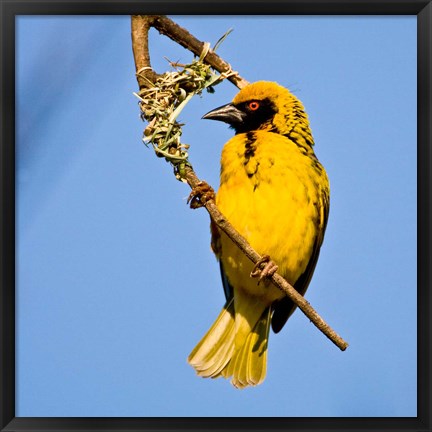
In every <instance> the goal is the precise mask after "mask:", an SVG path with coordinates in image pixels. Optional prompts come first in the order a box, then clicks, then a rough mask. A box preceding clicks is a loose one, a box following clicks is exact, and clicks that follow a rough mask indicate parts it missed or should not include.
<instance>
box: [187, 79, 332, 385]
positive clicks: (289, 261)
mask: <svg viewBox="0 0 432 432" xmlns="http://www.w3.org/2000/svg"><path fill="white" fill-rule="evenodd" d="M203 118H205V119H213V120H221V121H223V122H225V123H228V124H229V125H230V126H231V127H232V128H233V129H234V130H235V136H234V137H233V138H231V139H230V140H229V141H228V142H227V143H226V144H225V146H224V148H223V150H222V156H221V173H220V187H219V191H218V192H217V196H216V204H217V206H218V208H219V210H220V211H221V212H222V213H223V215H224V216H225V217H226V218H227V219H228V220H229V221H230V222H231V224H232V225H233V226H234V228H235V229H236V230H237V231H238V232H239V233H240V234H241V235H242V236H243V237H244V238H245V239H246V240H247V241H248V242H249V244H250V245H251V246H252V247H253V248H254V249H255V250H256V251H257V252H258V253H259V254H260V255H265V256H269V257H271V263H274V264H275V265H277V267H278V272H279V273H280V274H281V275H282V276H283V277H284V278H285V279H286V280H287V281H288V282H289V283H290V284H291V285H293V286H294V288H295V289H296V290H297V291H298V292H299V293H301V294H302V295H303V294H304V293H305V292H306V289H307V287H308V285H309V282H310V280H311V277H312V274H313V272H314V269H315V266H316V263H317V260H318V255H319V252H320V247H321V244H322V242H323V238H324V231H325V228H326V224H327V218H328V213H329V193H330V192H329V182H328V178H327V174H326V172H325V170H324V168H323V166H322V165H321V164H320V162H319V161H318V159H317V157H316V156H315V153H314V150H313V145H314V141H313V138H312V133H311V130H310V127H309V121H308V117H307V115H306V113H305V111H304V108H303V105H302V103H301V102H300V101H299V100H298V99H297V98H296V97H295V96H294V95H293V94H291V93H290V92H289V91H288V90H287V89H286V88H284V87H282V86H280V85H278V84H277V83H274V82H266V81H259V82H255V83H253V84H249V85H247V86H246V87H244V88H243V89H242V90H241V91H240V92H239V93H238V94H237V95H236V96H235V98H234V99H233V101H232V103H229V104H227V105H224V106H222V107H219V108H216V109H215V110H213V111H210V112H209V113H207V114H206V115H205V116H204V117H203ZM212 248H213V250H214V252H215V254H216V255H217V257H218V259H219V263H220V268H221V275H222V282H223V287H224V291H225V296H226V304H225V306H224V307H223V309H222V311H221V313H220V314H219V316H218V317H217V319H216V321H215V322H214V324H213V325H212V326H211V328H210V329H209V330H208V332H207V333H206V334H205V336H204V337H203V339H202V340H201V341H200V342H199V343H198V345H197V346H196V347H195V348H194V350H193V351H192V352H191V354H190V355H189V357H188V362H189V363H190V364H191V365H192V366H193V367H194V368H195V370H196V372H197V374H198V375H200V376H202V377H212V378H216V377H220V376H222V377H225V378H231V383H232V384H233V385H234V386H235V387H237V388H244V387H247V386H255V385H258V384H260V383H262V382H263V380H264V378H265V376H266V369H267V346H268V339H269V329H270V325H271V326H272V329H273V331H274V332H275V333H278V332H279V331H280V330H281V329H282V327H283V326H284V325H285V323H286V321H287V320H288V318H289V317H290V316H291V314H292V313H293V312H294V310H295V308H296V305H295V304H294V303H293V302H292V301H291V300H290V299H289V298H288V297H286V296H285V295H284V294H283V292H282V291H280V290H279V289H278V288H276V287H275V286H274V285H273V284H272V283H271V282H270V280H269V279H268V278H264V279H263V280H257V279H256V278H255V279H254V278H251V277H250V275H251V272H253V270H254V265H253V264H252V262H251V261H250V260H249V259H248V258H246V256H245V255H244V254H243V253H242V252H241V251H240V250H239V249H238V248H237V246H236V245H235V244H234V243H233V242H232V241H231V240H230V239H229V238H228V237H227V236H226V235H225V234H224V233H223V232H222V231H219V230H218V229H217V227H216V226H213V225H212ZM275 268H276V267H273V269H270V271H269V272H268V273H270V274H271V273H272V272H274V270H275ZM268 269H269V268H268Z"/></svg>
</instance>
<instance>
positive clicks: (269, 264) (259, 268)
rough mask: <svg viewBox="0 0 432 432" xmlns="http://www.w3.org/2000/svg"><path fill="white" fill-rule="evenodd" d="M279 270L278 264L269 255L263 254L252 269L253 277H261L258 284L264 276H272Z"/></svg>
mask: <svg viewBox="0 0 432 432" xmlns="http://www.w3.org/2000/svg"><path fill="white" fill-rule="evenodd" d="M277 270H278V266H277V265H276V264H275V263H274V262H273V261H272V260H271V259H270V257H269V256H268V255H263V256H262V257H261V258H260V259H259V260H258V261H257V262H256V264H255V266H254V268H253V269H252V271H251V274H250V275H251V277H254V278H256V277H257V278H259V279H258V284H259V283H260V282H261V281H262V280H263V279H264V278H267V277H268V278H270V277H272V276H273V275H274V274H275V273H276V272H277Z"/></svg>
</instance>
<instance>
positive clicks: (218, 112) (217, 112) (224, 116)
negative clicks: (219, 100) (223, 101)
mask: <svg viewBox="0 0 432 432" xmlns="http://www.w3.org/2000/svg"><path fill="white" fill-rule="evenodd" d="M202 118H203V119H210V120H219V121H223V122H225V123H228V124H229V125H231V126H233V125H236V124H239V123H242V122H243V121H244V120H245V118H246V113H244V112H243V111H240V110H239V109H238V108H236V107H235V106H234V105H233V104H232V103H229V104H227V105H223V106H221V107H219V108H216V109H214V110H212V111H210V112H208V113H207V114H205V115H203V116H202Z"/></svg>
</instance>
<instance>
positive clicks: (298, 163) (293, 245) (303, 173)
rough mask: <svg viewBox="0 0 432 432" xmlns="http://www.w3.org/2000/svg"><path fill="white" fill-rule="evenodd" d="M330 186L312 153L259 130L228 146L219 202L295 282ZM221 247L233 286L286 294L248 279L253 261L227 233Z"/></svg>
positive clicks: (236, 138)
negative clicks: (323, 196) (324, 194)
mask: <svg viewBox="0 0 432 432" xmlns="http://www.w3.org/2000/svg"><path fill="white" fill-rule="evenodd" d="M312 155H313V153H312ZM328 187H329V185H328V179H327V175H326V173H325V171H324V169H323V168H322V166H321V165H320V164H319V162H318V161H317V160H316V158H315V157H314V156H311V154H310V153H309V154H306V152H305V151H304V149H301V148H300V147H298V146H297V145H296V144H295V143H294V142H292V141H291V140H289V139H288V138H287V137H285V136H282V135H279V134H275V133H272V132H266V131H255V132H249V133H247V134H238V135H236V136H234V137H233V138H232V139H231V140H230V141H228V142H227V144H226V145H225V147H224V149H223V151H222V158H221V184H220V188H219V191H218V193H217V205H218V207H219V209H220V210H221V212H222V213H223V214H224V215H225V216H226V217H227V218H228V220H229V221H230V222H231V223H232V224H233V226H234V227H235V228H236V230H237V231H238V232H239V233H240V234H242V235H243V236H244V237H245V238H246V239H247V240H248V242H249V243H250V245H251V246H252V247H253V248H254V249H255V250H256V251H257V252H258V253H259V254H260V255H264V254H267V255H270V257H271V259H272V260H273V261H274V262H275V263H276V264H277V265H278V266H279V272H280V273H281V274H282V276H284V277H285V278H286V279H287V280H288V281H289V282H290V283H291V284H294V283H295V281H296V280H297V279H298V277H299V276H300V275H301V274H302V273H303V272H304V271H305V269H306V266H307V264H308V262H309V259H310V257H311V254H312V249H313V246H314V243H315V240H316V236H317V230H319V229H321V228H320V220H321V218H322V214H321V207H322V205H321V199H322V194H323V191H324V190H328ZM321 225H322V224H321ZM221 250H222V252H221V257H220V259H221V260H222V263H223V265H224V269H225V271H226V274H227V277H228V279H229V281H230V282H231V284H232V285H233V286H235V287H239V286H242V287H243V289H245V290H246V291H249V292H251V293H252V292H254V293H256V294H260V295H264V296H265V297H268V301H269V302H272V301H274V300H275V299H276V298H280V297H282V295H283V294H281V292H280V291H278V290H277V289H276V288H274V290H273V289H271V290H269V289H268V288H265V287H264V288H263V287H261V288H260V287H258V286H257V284H256V281H255V280H251V279H250V277H249V273H250V271H251V269H252V264H251V262H250V261H249V260H248V259H247V258H246V257H244V255H243V254H242V253H240V252H239V251H238V249H237V247H235V246H234V245H233V244H232V242H231V241H230V240H229V239H228V238H227V237H226V236H224V235H223V234H222V235H221ZM263 289H267V293H265V292H264V291H263Z"/></svg>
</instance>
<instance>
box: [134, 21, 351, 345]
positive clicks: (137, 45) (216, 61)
mask: <svg viewBox="0 0 432 432" xmlns="http://www.w3.org/2000/svg"><path fill="white" fill-rule="evenodd" d="M150 27H155V28H157V29H158V30H159V32H160V33H162V34H164V35H166V36H168V37H170V38H171V39H172V40H174V41H175V42H177V43H179V44H180V45H182V46H183V47H185V48H187V49H189V50H190V51H192V52H193V53H194V54H196V55H198V56H200V55H201V53H202V50H203V48H204V43H203V42H200V41H199V40H198V39H196V38H195V37H194V36H192V35H191V34H190V33H189V32H188V31H187V30H185V29H183V28H182V27H180V26H178V25H177V24H175V23H174V22H173V21H171V20H170V19H169V18H167V17H165V16H159V15H157V16H141V15H134V16H132V49H133V52H134V58H135V66H136V70H137V80H138V84H139V85H140V88H141V86H142V85H145V83H146V81H147V80H150V81H152V82H154V79H150V78H151V76H152V74H151V73H150V72H153V74H154V76H157V75H156V74H155V73H154V71H153V70H152V69H151V65H150V55H149V48H148V31H149V29H150ZM204 61H205V62H206V63H208V64H210V65H211V66H212V67H213V68H214V69H215V70H217V71H218V72H220V73H224V72H227V71H231V67H230V65H229V64H228V63H226V62H225V61H224V60H222V59H221V58H220V57H219V56H218V55H216V54H215V53H214V52H213V51H211V50H210V51H209V52H208V53H207V55H206V56H205V57H204ZM140 71H141V72H140ZM142 72H143V73H144V75H142ZM154 76H153V78H154ZM228 79H229V80H230V81H231V82H232V83H233V84H235V85H236V86H237V87H239V88H242V87H244V86H245V85H247V83H248V82H247V81H246V80H245V79H243V78H242V77H240V76H239V75H238V74H236V75H233V76H232V77H230V78H228ZM185 173H186V174H185V178H186V181H187V183H188V184H189V186H190V187H191V188H192V189H193V188H195V187H196V186H197V185H198V184H199V183H200V179H199V178H198V177H197V176H196V174H195V172H194V171H193V169H192V168H191V167H189V166H187V167H186V169H185ZM204 206H205V208H206V209H207V211H208V213H209V214H210V217H211V218H212V220H213V221H214V223H215V224H216V225H217V226H218V228H220V229H221V230H222V231H224V232H225V234H227V235H228V237H230V239H231V240H232V241H233V242H234V243H235V244H236V245H237V246H238V247H239V249H240V250H241V251H242V252H243V253H244V254H245V255H246V256H247V257H248V258H249V259H250V260H251V261H252V262H253V263H254V264H255V263H257V262H258V260H259V259H260V258H261V256H260V255H259V254H258V253H257V252H256V251H255V250H254V249H252V247H251V246H250V245H249V243H248V242H247V241H246V240H245V239H244V238H243V237H242V236H241V235H240V234H239V233H238V232H237V231H236V230H235V229H234V228H233V226H232V225H231V224H230V223H229V221H228V220H227V219H226V218H225V217H224V215H223V214H222V213H221V212H220V211H219V209H218V208H217V206H216V204H215V203H214V201H212V200H210V201H207V202H206V203H204ZM271 281H272V282H273V284H274V285H275V286H277V287H278V288H279V289H280V290H282V291H283V292H284V293H285V294H286V295H287V296H288V297H289V298H290V299H291V300H292V301H293V302H294V303H295V304H296V305H297V306H298V307H299V308H300V309H301V310H302V311H303V313H304V314H305V315H306V316H307V317H308V318H309V319H310V320H311V322H312V323H313V324H314V325H315V326H316V327H317V328H318V329H319V330H321V332H323V333H324V334H325V335H326V336H327V337H328V338H329V339H330V340H331V341H332V342H333V343H334V344H335V345H336V346H338V347H339V348H340V349H341V350H342V351H345V349H346V348H347V347H348V343H347V342H346V341H344V340H343V339H342V338H341V337H340V336H339V335H338V334H337V333H336V332H335V331H334V330H333V329H332V328H331V327H330V326H329V325H328V324H327V323H326V322H325V321H324V320H323V319H322V318H321V317H320V316H319V315H318V313H317V312H316V311H315V309H314V308H313V307H312V306H311V305H310V303H309V302H308V301H307V300H305V298H304V297H303V296H302V295H301V294H299V293H298V292H297V291H296V290H295V288H294V287H293V286H292V285H290V284H289V283H288V282H287V281H286V280H285V279H284V278H283V277H282V276H281V275H279V274H278V273H274V274H273V276H272V277H271Z"/></svg>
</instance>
